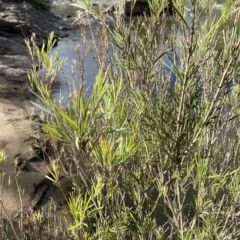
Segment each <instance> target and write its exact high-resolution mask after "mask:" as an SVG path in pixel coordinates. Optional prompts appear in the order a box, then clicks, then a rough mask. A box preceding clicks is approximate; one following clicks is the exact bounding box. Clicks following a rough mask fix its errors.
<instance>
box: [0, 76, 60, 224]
mask: <svg viewBox="0 0 240 240" xmlns="http://www.w3.org/2000/svg"><path fill="white" fill-rule="evenodd" d="M28 95H29V93H28V88H27V85H26V82H17V81H10V80H7V79H5V78H4V77H2V76H0V149H2V150H5V151H6V154H7V158H6V160H5V161H3V162H1V163H0V202H1V203H2V204H1V206H0V219H8V220H12V219H15V218H17V217H18V216H19V215H20V214H21V213H23V214H24V213H27V212H29V211H32V210H34V209H39V208H41V206H43V205H45V204H46V203H47V202H48V201H49V200H50V199H53V200H54V201H56V202H62V201H64V200H65V199H64V198H63V196H62V195H61V191H60V190H59V189H58V188H57V187H55V186H54V185H53V184H52V182H51V181H50V180H48V179H46V177H45V176H46V175H47V174H48V169H47V167H49V164H48V163H47V162H46V161H45V160H44V159H41V158H40V157H39V156H37V154H36V151H35V150H33V144H34V143H35V142H36V137H35V136H36V134H37V133H38V131H39V128H38V127H36V126H35V127H34V126H33V124H32V123H31V121H30V120H29V119H28V117H27V116H28V115H29V113H31V109H32V106H31V104H30V102H29V99H28Z"/></svg>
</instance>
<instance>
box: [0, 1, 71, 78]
mask: <svg viewBox="0 0 240 240" xmlns="http://www.w3.org/2000/svg"><path fill="white" fill-rule="evenodd" d="M73 27H74V26H73V25H72V24H71V23H70V22H69V21H65V20H64V19H62V18H61V17H59V16H56V15H54V14H52V13H50V12H47V11H41V10H36V9H34V8H33V7H32V6H31V5H30V4H27V3H22V4H21V3H13V2H9V1H7V2H5V1H3V0H0V74H1V75H3V76H4V77H6V78H7V79H10V80H19V79H22V80H23V79H24V78H26V73H27V71H28V70H29V69H31V68H32V66H33V61H32V59H31V57H30V55H29V52H28V49H27V47H26V43H25V41H24V39H25V38H29V39H30V38H32V36H33V35H34V36H35V38H34V41H35V43H36V44H37V45H38V46H40V47H41V45H42V44H43V43H44V42H46V40H47V38H48V36H49V34H50V33H51V32H53V31H54V34H55V39H54V40H55V41H57V40H59V39H60V38H62V37H66V36H67V34H66V33H64V32H63V31H61V30H63V29H66V30H67V29H71V28H73ZM35 64H36V65H37V64H38V63H36V62H35Z"/></svg>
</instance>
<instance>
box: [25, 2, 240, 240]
mask: <svg viewBox="0 0 240 240" xmlns="http://www.w3.org/2000/svg"><path fill="white" fill-rule="evenodd" d="M88 3H89V2H88V1H87V2H86V3H85V4H82V5H81V6H80V7H82V6H86V8H84V10H85V11H86V12H85V13H86V15H90V14H91V15H94V16H95V17H96V18H97V19H98V20H99V21H100V22H101V23H102V24H101V25H99V30H98V31H97V32H96V33H94V32H93V31H92V34H93V42H92V45H91V46H94V50H95V51H93V52H92V53H93V54H94V57H95V59H96V61H97V63H98V66H99V73H98V75H97V77H96V83H95V86H94V88H93V90H92V92H91V93H90V94H89V96H87V95H86V89H85V85H84V77H83V76H82V75H81V76H82V79H81V81H80V83H79V85H78V86H76V87H75V89H74V90H73V91H72V92H71V94H70V96H69V101H68V104H67V105H65V104H63V102H62V101H61V99H60V102H57V103H56V101H55V100H54V95H53V94H52V93H50V91H49V88H46V87H45V85H44V84H43V82H41V80H40V79H39V77H38V75H37V74H38V73H37V72H36V71H32V72H31V73H30V75H29V76H30V82H31V85H32V86H34V88H35V89H36V88H37V93H36V94H37V96H38V98H39V99H40V100H41V101H42V105H36V104H35V106H37V107H39V108H40V109H41V110H42V111H43V112H44V113H45V118H46V121H45V122H43V123H41V127H42V128H43V129H44V135H45V136H48V137H50V138H51V139H53V140H54V141H56V142H58V143H59V145H60V149H57V147H56V152H57V161H56V162H54V164H55V165H54V168H52V170H51V171H52V174H51V176H52V180H53V181H54V183H56V184H57V183H58V182H59V176H60V175H61V174H63V172H64V173H65V175H66V174H67V177H68V178H69V179H71V181H72V183H73V186H74V187H73V189H72V192H71V194H70V197H69V198H68V199H66V200H67V201H68V206H69V212H70V216H71V220H72V221H71V225H70V226H69V228H68V231H69V233H68V234H69V236H72V237H74V238H76V239H184V240H186V239H189V240H190V239H191V240H192V239H239V237H240V231H239V200H240V199H239V197H240V192H239V182H240V168H239V159H240V158H239V157H240V155H239V153H240V148H239V146H240V144H239V143H240V142H239V141H240V138H239V130H238V126H239V107H240V106H239V103H240V92H239V90H240V88H239V82H238V79H239V73H240V64H239V60H240V47H239V45H240V40H239V38H238V33H239V27H238V25H237V24H236V23H237V22H238V16H239V14H238V9H237V6H238V4H239V3H240V2H239V1H235V2H234V3H233V2H232V1H230V0H226V1H225V2H224V4H223V7H222V10H221V14H220V16H219V17H217V16H216V17H211V16H212V14H213V1H194V0H192V1H191V4H188V3H187V2H186V3H185V1H183V0H176V1H174V2H173V4H174V8H175V9H176V16H174V17H173V18H172V19H170V21H169V19H167V18H166V16H164V15H161V14H159V11H156V9H155V8H154V7H152V8H151V11H152V12H151V13H152V14H151V15H150V16H142V17H141V18H138V19H134V18H131V17H130V19H129V23H128V24H127V23H125V22H124V21H123V17H124V16H121V15H119V16H118V17H117V18H116V19H115V20H114V21H113V22H112V23H111V24H107V23H106V22H105V20H106V15H102V14H101V12H100V14H98V13H96V12H91V8H90V9H89V8H88V7H87V6H88ZM159 4H160V3H159V1H157V0H156V1H153V2H152V6H155V5H157V6H158V5H159ZM166 4H167V1H163V2H162V5H161V8H162V9H164V6H165V5H166ZM184 6H185V7H184ZM154 9H155V10H154ZM231 22H233V23H234V24H231ZM90 28H91V26H90ZM50 42H51V41H50ZM35 52H36V51H35ZM31 53H32V54H33V53H34V51H31ZM38 53H39V56H38V57H39V60H40V62H41V61H45V59H47V58H46V54H47V53H45V52H44V51H40V52H38ZM106 53H107V54H106ZM56 59H57V60H58V64H57V63H56V65H55V66H54V65H51V67H49V66H50V65H46V69H48V70H49V72H51V71H52V70H53V69H56V71H57V70H58V69H60V67H61V64H62V61H61V60H59V58H58V57H57V56H56ZM53 66H54V67H53ZM54 76H56V72H54ZM53 146H55V145H53ZM56 164H59V166H57V165H56ZM63 165H65V166H66V167H63Z"/></svg>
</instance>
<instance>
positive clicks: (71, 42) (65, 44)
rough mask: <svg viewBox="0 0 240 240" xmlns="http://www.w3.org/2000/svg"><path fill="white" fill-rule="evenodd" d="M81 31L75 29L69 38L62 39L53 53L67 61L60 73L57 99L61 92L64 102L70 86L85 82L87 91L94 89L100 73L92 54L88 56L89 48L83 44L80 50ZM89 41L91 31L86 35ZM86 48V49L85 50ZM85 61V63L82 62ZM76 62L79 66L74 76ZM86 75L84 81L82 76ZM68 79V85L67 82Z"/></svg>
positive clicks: (70, 32)
mask: <svg viewBox="0 0 240 240" xmlns="http://www.w3.org/2000/svg"><path fill="white" fill-rule="evenodd" d="M80 38H81V36H80V30H79V29H75V30H71V31H69V36H68V37H67V38H64V39H62V40H61V41H60V42H59V43H58V46H57V47H56V48H54V50H53V53H52V54H54V52H57V53H58V55H59V56H60V57H61V58H65V59H66V61H65V63H64V65H63V69H62V70H63V71H62V72H59V73H58V79H57V80H58V85H57V89H56V99H58V98H59V93H60V92H61V95H62V97H63V98H64V102H65V101H66V100H67V98H68V85H69V84H70V85H72V83H73V84H74V85H76V86H77V85H79V83H80V82H81V81H83V80H84V82H85V84H86V88H87V89H92V87H93V84H94V82H95V76H96V74H97V72H98V69H97V65H96V63H95V61H94V59H93V57H92V55H91V53H90V52H88V53H87V54H86V51H87V50H86V49H87V46H86V44H83V43H81V46H82V48H80V47H79V46H80V45H79V44H80ZM86 38H87V41H91V39H92V37H91V34H90V31H88V32H87V33H86ZM84 46H85V49H84ZM83 59H84V61H82V60H83ZM74 61H76V63H77V65H76V68H74V74H73V72H72V66H74V64H73V62H74ZM81 73H84V77H83V78H84V79H82V77H81V76H80V74H81ZM66 79H67V83H66V81H65V80H66Z"/></svg>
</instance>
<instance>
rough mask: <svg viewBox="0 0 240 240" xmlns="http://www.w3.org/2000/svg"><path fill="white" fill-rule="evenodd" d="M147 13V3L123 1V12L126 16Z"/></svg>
mask: <svg viewBox="0 0 240 240" xmlns="http://www.w3.org/2000/svg"><path fill="white" fill-rule="evenodd" d="M144 13H146V14H149V6H148V3H142V2H138V1H137V2H136V3H135V4H134V5H133V3H132V2H126V3H125V14H126V15H127V16H130V15H132V16H137V15H142V14H144Z"/></svg>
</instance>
